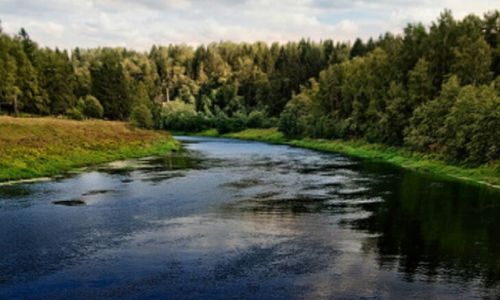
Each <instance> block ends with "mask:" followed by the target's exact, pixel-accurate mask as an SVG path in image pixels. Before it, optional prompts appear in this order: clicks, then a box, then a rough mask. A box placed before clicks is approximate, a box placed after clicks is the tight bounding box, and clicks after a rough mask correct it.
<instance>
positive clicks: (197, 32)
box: [0, 0, 500, 50]
mask: <svg viewBox="0 0 500 300" xmlns="http://www.w3.org/2000/svg"><path fill="white" fill-rule="evenodd" d="M497 7H500V0H476V1H474V4H473V5H471V4H470V1H468V0H433V1H431V0H419V1H416V0H378V1H374V0H331V1H329V0H241V1H237V0H218V1H215V0H212V1H210V0H141V1H136V0H44V1H40V0H2V1H0V20H2V22H3V27H4V29H5V31H7V32H11V33H14V32H17V31H18V30H19V28H20V27H25V28H26V29H27V31H28V32H29V33H30V35H31V36H32V38H33V39H35V40H36V41H38V42H39V43H40V44H42V45H44V46H50V47H55V46H59V47H62V48H73V47H76V46H80V47H97V46H126V47H130V48H135V49H138V50H147V49H149V48H150V47H151V45H152V44H169V43H187V44H191V45H198V44H207V43H210V42H213V41H220V40H233V41H236V42H239V41H247V42H252V41H257V40H262V41H267V42H272V41H279V42H285V41H289V40H298V39H300V38H302V37H306V38H311V39H313V40H321V39H334V40H343V41H345V40H354V39H355V38H356V37H358V36H359V37H362V38H364V39H366V38H368V37H371V36H374V37H376V36H378V35H379V34H381V33H384V32H386V31H396V32H400V31H401V28H402V27H404V26H405V25H406V23H408V22H416V21H422V22H424V23H429V22H431V21H432V20H434V19H436V17H437V16H438V15H439V13H440V12H441V11H443V9H445V8H450V9H452V10H453V11H454V14H455V16H457V17H463V16H465V15H466V14H468V13H479V14H481V13H483V12H486V11H488V10H492V9H495V8H497Z"/></svg>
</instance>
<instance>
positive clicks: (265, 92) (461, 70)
mask: <svg viewBox="0 0 500 300" xmlns="http://www.w3.org/2000/svg"><path fill="white" fill-rule="evenodd" d="M499 43H500V12H499V11H493V12H489V13H487V14H485V15H484V16H483V17H482V18H480V17H477V16H474V15H469V16H467V17H465V18H464V19H463V20H456V19H454V18H453V16H452V14H451V12H449V11H445V12H443V13H442V14H441V16H440V17H439V18H438V19H437V20H436V21H435V22H433V23H432V24H431V25H430V26H429V27H426V26H424V25H422V24H409V25H408V26H407V27H406V28H405V29H404V31H403V33H402V34H400V35H393V34H390V33H387V34H385V35H381V36H380V37H379V38H378V39H376V40H373V39H370V40H369V41H368V42H366V43H365V42H363V41H362V40H361V39H356V40H355V42H354V43H353V44H352V45H351V44H350V43H334V42H333V41H332V40H325V41H322V42H312V41H309V40H301V41H299V42H289V43H286V44H278V43H273V44H271V45H267V44H265V43H262V42H256V43H252V44H248V43H240V44H235V43H231V42H220V43H213V44H209V45H206V46H199V47H197V48H193V47H189V46H186V45H169V46H166V47H164V46H153V47H152V49H151V50H150V51H149V52H148V53H140V52H136V51H131V50H127V49H123V48H97V49H78V48H77V49H74V50H72V51H71V53H68V52H67V51H60V50H58V49H48V48H40V47H39V46H38V45H37V44H36V43H35V42H33V41H32V40H31V39H30V38H29V36H28V34H27V33H26V32H25V31H24V30H21V31H20V32H19V34H18V35H16V36H9V35H7V34H5V33H1V32H0V78H1V79H2V80H0V111H3V112H4V113H9V114H15V115H18V114H20V113H29V114H37V115H47V114H52V115H60V114H66V115H67V116H69V117H71V118H74V119H82V118H100V117H104V118H106V119H113V120H115V119H116V120H128V119H131V121H132V122H135V123H136V124H137V125H138V126H145V127H150V126H156V127H158V128H165V129H172V130H180V131H201V130H205V129H208V128H217V129H218V131H219V132H233V131H238V130H241V129H244V128H266V127H271V126H279V128H280V130H281V131H282V132H283V133H284V134H285V135H286V136H289V137H316V138H340V139H364V140H366V141H368V142H373V143H382V144H386V145H390V146H403V147H409V148H411V149H413V150H417V151H422V152H426V153H436V154H438V155H442V156H444V157H447V158H449V159H450V160H453V161H456V162H466V163H470V164H481V163H485V162H490V161H495V160H498V159H499V158H500V157H499V155H500V138H499V136H498V135H499V134H498V132H500V117H499V114H500V112H499V110H500V109H499V92H500V77H499V75H500V50H499ZM79 99H81V100H79ZM146 111H149V113H148V112H146ZM150 114H151V118H152V120H151V121H150V120H149V119H150V116H149V115H150ZM139 122H142V123H141V124H139Z"/></svg>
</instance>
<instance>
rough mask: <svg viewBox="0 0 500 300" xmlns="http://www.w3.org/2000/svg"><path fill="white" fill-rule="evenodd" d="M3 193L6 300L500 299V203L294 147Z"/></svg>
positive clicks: (157, 163)
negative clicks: (110, 299)
mask: <svg viewBox="0 0 500 300" xmlns="http://www.w3.org/2000/svg"><path fill="white" fill-rule="evenodd" d="M179 139H180V140H182V141H183V142H184V144H185V151H181V152H179V153H175V154H172V155H168V156H166V157H160V158H146V159H139V160H131V161H125V162H116V163H112V164H108V165H105V166H101V167H96V168H93V169H88V170H86V171H85V172H83V173H81V174H75V175H72V176H68V177H64V178H59V179H55V180H51V181H46V182H38V183H24V184H16V185H4V186H0V221H1V224H2V225H1V226H0V298H1V299H4V298H20V299H37V298H40V299H67V298H80V299H93V298H102V299H109V298H118V299H133V298H135V299H137V298H141V299H148V298H162V299H227V298H233V299H268V298H273V299H330V298H341V299H358V298H375V299H391V298H393V299H403V298H422V299H429V298H440V299H457V298H493V299H494V298H497V297H500V193H499V192H498V191H495V190H493V189H491V188H487V187H478V186H474V185H469V184H464V183H459V182H455V181H451V180H445V179H440V178H435V177H432V176H429V175H423V174H418V173H415V172H412V171H407V170H402V169H399V168H395V167H392V166H389V165H387V164H382V163H376V162H369V161H363V160H357V159H352V158H348V157H345V156H342V155H336V154H325V153H320V152H315V151H311V150H304V149H298V148H292V147H288V146H277V145H268V144H263V143H257V142H247V141H236V140H227V139H212V138H193V137H179Z"/></svg>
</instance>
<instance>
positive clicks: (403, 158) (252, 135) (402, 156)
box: [200, 128, 500, 188]
mask: <svg viewBox="0 0 500 300" xmlns="http://www.w3.org/2000/svg"><path fill="white" fill-rule="evenodd" d="M200 135H203V136H224V137H230V138H237V139H246V140H255V141H263V142H268V143H277V144H287V145H292V146H297V147H302V148H308V149H314V150H320V151H325V152H338V153H343V154H346V155H350V156H354V157H360V158H366V159H372V160H377V161H383V162H387V163H391V164H393V165H397V166H400V167H403V168H406V169H412V170H417V171H422V172H427V173H432V174H435V175H439V176H445V177H453V178H458V179H460V180H465V181H469V182H473V183H477V184H486V185H489V186H493V187H495V188H500V162H496V163H491V164H488V165H483V166H479V167H476V168H469V167H464V166H456V165H450V164H447V163H446V162H444V161H443V160H440V159H439V158H436V157H432V156H428V155H423V154H421V153H415V152H410V151H408V150H405V149H401V148H395V147H388V146H385V145H380V144H370V143H366V142H364V141H343V140H319V139H300V140H287V139H286V138H285V137H284V136H283V135H282V134H281V133H280V132H278V130H277V129H275V128H271V129H247V130H244V131H241V132H236V133H228V134H224V135H219V134H218V133H217V131H216V130H208V131H204V132H202V133H201V134H200Z"/></svg>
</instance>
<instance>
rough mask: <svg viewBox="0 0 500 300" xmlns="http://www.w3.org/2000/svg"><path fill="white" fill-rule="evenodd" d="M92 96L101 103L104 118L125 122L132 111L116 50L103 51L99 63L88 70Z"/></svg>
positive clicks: (131, 100) (95, 63) (127, 88)
mask: <svg viewBox="0 0 500 300" xmlns="http://www.w3.org/2000/svg"><path fill="white" fill-rule="evenodd" d="M90 73H91V76H92V95H94V96H95V97H96V98H97V99H99V100H100V101H101V104H102V106H103V108H104V117H106V118H109V119H115V120H116V119H118V120H125V119H127V118H128V117H129V115H130V112H131V110H132V102H133V99H131V97H129V93H128V91H129V86H128V84H127V80H126V78H125V73H124V70H123V66H122V64H121V59H120V54H119V53H116V50H112V49H104V50H103V53H102V54H101V56H100V59H99V61H96V62H94V63H93V65H92V66H91V68H90Z"/></svg>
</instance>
